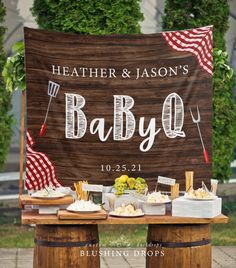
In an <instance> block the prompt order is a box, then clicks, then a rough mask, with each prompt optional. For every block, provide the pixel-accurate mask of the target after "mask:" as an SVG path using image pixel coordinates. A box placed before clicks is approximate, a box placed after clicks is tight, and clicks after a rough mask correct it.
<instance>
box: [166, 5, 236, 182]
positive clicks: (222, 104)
mask: <svg viewBox="0 0 236 268" xmlns="http://www.w3.org/2000/svg"><path fill="white" fill-rule="evenodd" d="M228 17H229V5H228V2H227V0H211V1H203V0H200V1H195V0H182V1H179V0H166V2H165V14H164V16H163V28H164V30H168V31H169V30H182V29H188V28H196V27H201V26H206V25H213V26H214V28H213V30H214V32H213V35H214V47H215V48H218V49H215V50H214V53H213V63H214V75H213V89H214V96H213V177H214V178H215V179H218V180H220V181H225V180H228V179H229V178H230V176H231V175H232V169H231V167H230V164H231V161H232V160H233V156H234V153H233V151H234V147H235V145H236V105H235V102H234V100H233V92H232V89H233V86H234V85H235V76H234V72H233V70H232V68H230V67H229V66H228V55H227V53H226V52H223V51H222V50H225V40H224V34H225V33H226V31H227V29H228Z"/></svg>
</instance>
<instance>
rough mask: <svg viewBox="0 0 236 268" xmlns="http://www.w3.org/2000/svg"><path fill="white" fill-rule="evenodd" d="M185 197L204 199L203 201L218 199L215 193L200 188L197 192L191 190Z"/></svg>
mask: <svg viewBox="0 0 236 268" xmlns="http://www.w3.org/2000/svg"><path fill="white" fill-rule="evenodd" d="M184 196H185V197H186V198H191V199H202V200H204V199H213V198H216V196H215V195H214V194H213V193H211V192H209V191H207V190H206V189H203V188H198V189H197V190H193V189H190V190H189V191H188V192H187V193H185V195H184Z"/></svg>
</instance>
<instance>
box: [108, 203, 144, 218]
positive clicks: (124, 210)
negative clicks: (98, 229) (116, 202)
mask: <svg viewBox="0 0 236 268" xmlns="http://www.w3.org/2000/svg"><path fill="white" fill-rule="evenodd" d="M110 214H111V215H114V216H124V217H132V216H141V215H143V212H142V210H141V209H139V208H138V209H136V208H135V207H134V205H132V204H129V205H125V204H122V205H121V206H120V207H118V208H116V209H115V210H114V211H112V212H111V213H110Z"/></svg>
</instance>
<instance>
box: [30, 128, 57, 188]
mask: <svg viewBox="0 0 236 268" xmlns="http://www.w3.org/2000/svg"><path fill="white" fill-rule="evenodd" d="M26 141H27V143H26V179H25V188H26V189H27V190H41V189H44V188H45V186H54V187H60V186H61V184H60V183H59V181H58V178H57V176H56V171H55V167H54V165H53V164H52V162H51V161H50V160H49V158H48V157H47V156H46V155H45V154H43V153H40V152H36V151H34V150H33V149H32V147H33V146H34V140H33V138H32V137H31V135H30V133H29V132H28V131H27V133H26Z"/></svg>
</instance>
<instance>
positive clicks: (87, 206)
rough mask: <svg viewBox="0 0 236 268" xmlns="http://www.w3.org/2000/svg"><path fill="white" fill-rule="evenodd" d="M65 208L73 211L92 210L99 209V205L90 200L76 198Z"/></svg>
mask: <svg viewBox="0 0 236 268" xmlns="http://www.w3.org/2000/svg"><path fill="white" fill-rule="evenodd" d="M67 210H69V211H75V212H94V211H99V210H101V206H100V205H97V204H94V203H93V202H92V201H91V200H89V201H85V200H76V201H75V202H74V203H72V204H71V205H69V206H68V207H67Z"/></svg>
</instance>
